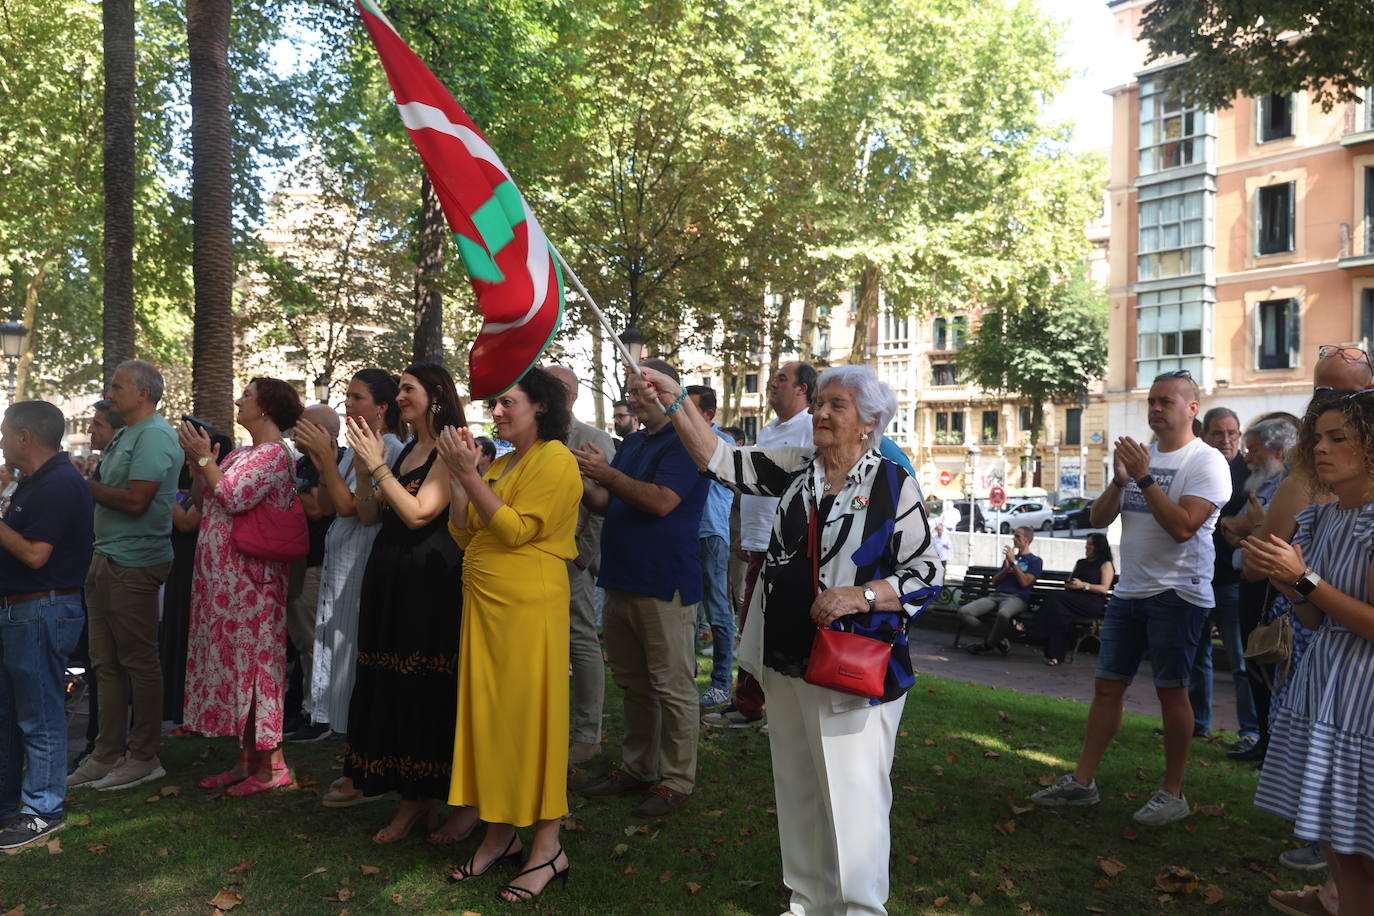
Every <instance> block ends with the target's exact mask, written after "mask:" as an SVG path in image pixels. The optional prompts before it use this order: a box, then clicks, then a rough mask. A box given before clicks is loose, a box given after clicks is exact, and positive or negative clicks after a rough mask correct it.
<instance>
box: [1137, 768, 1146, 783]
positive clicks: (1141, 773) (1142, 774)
mask: <svg viewBox="0 0 1374 916" xmlns="http://www.w3.org/2000/svg"><path fill="white" fill-rule="evenodd" d="M1135 778H1136V779H1139V780H1140V781H1141V782H1144V781H1145V768H1144V767H1136V768H1135Z"/></svg>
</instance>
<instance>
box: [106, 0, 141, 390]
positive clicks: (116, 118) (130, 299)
mask: <svg viewBox="0 0 1374 916" xmlns="http://www.w3.org/2000/svg"><path fill="white" fill-rule="evenodd" d="M101 8H102V18H103V22H104V37H103V44H104V53H105V112H104V124H105V166H104V178H105V239H104V258H103V260H104V269H105V288H104V303H103V308H102V317H101V339H102V341H103V345H102V348H101V381H102V382H108V381H109V380H110V376H111V375H113V374H114V370H115V366H118V365H119V364H120V363H122V362H123V361H124V360H126V359H132V358H133V356H134V3H133V0H102V3H101Z"/></svg>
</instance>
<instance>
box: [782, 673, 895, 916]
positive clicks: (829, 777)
mask: <svg viewBox="0 0 1374 916" xmlns="http://www.w3.org/2000/svg"><path fill="white" fill-rule="evenodd" d="M763 692H764V693H765V694H766V695H767V696H768V738H769V744H770V748H771V750H772V755H773V790H774V792H775V794H776V796H777V808H778V840H779V843H780V845H781V847H782V878H783V881H784V882H785V883H786V884H787V887H788V889H789V890H791V891H792V899H791V904H790V906H789V911H790V912H792V913H795V914H797V916H854V914H879V916H881V914H885V913H886V912H887V910H886V908H885V906H884V904H886V903H887V894H888V883H887V871H888V856H889V853H890V848H891V830H890V828H889V825H888V815H889V812H890V811H891V809H892V783H891V781H890V778H889V775H888V774H889V773H890V772H891V770H892V755H893V751H894V750H895V749H896V742H897V728H898V724H899V723H900V722H901V718H902V709H903V707H904V706H905V705H906V697H902V698H901V699H898V700H894V701H892V702H891V703H882V704H880V705H877V706H864V707H861V708H859V709H847V710H845V711H843V712H835V711H834V708H833V706H832V702H833V700H834V699H835V698H836V697H837V696H841V695H840V694H836V693H835V692H834V691H832V690H827V689H826V688H824V687H816V686H814V685H812V684H808V683H806V682H805V681H803V680H802V679H801V678H795V677H787V676H785V675H782V674H778V673H777V672H775V671H772V670H771V669H764V676H763ZM846 699H848V698H846Z"/></svg>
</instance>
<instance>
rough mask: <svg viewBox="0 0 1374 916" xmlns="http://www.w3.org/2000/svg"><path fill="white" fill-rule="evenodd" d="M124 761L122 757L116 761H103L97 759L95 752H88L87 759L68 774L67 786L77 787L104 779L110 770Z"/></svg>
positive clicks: (69, 787) (70, 787)
mask: <svg viewBox="0 0 1374 916" xmlns="http://www.w3.org/2000/svg"><path fill="white" fill-rule="evenodd" d="M123 762H124V758H123V757H120V758H119V759H118V760H116V761H115V762H114V763H101V762H100V761H99V760H96V759H95V755H94V754H87V755H86V759H85V760H83V761H81V766H79V767H77V768H76V769H74V770H72V771H71V772H70V773H68V774H67V788H68V789H75V788H77V787H78V786H89V785H93V784H95V783H97V782H99V781H100V780H102V779H104V778H105V777H106V776H108V775H109V774H110V771H111V770H113V769H114V768H115V767H117V766H119V765H120V764H121V763H123Z"/></svg>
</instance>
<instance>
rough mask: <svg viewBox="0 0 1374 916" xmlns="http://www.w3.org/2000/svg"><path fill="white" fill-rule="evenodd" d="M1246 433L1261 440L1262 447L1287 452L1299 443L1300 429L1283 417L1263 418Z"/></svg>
mask: <svg viewBox="0 0 1374 916" xmlns="http://www.w3.org/2000/svg"><path fill="white" fill-rule="evenodd" d="M1245 435H1247V436H1254V437H1255V438H1257V439H1258V440H1259V443H1260V447H1261V448H1265V449H1268V450H1270V451H1279V452H1286V451H1288V450H1289V449H1291V448H1292V447H1293V446H1295V445H1297V444H1298V431H1297V430H1296V429H1294V428H1293V424H1292V423H1291V422H1290V421H1288V420H1285V419H1284V418H1282V417H1270V418H1269V419H1268V420H1261V421H1260V422H1258V423H1256V424H1255V425H1254V426H1252V427H1250V428H1249V429H1247V430H1246V431H1245Z"/></svg>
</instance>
